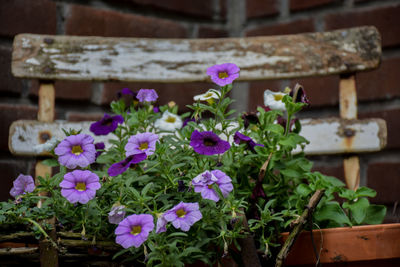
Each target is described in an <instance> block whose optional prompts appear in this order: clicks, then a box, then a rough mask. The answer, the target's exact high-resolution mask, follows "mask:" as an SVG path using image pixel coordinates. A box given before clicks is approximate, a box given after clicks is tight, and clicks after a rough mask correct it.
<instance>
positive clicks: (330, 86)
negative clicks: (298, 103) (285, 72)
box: [290, 76, 340, 108]
mask: <svg viewBox="0 0 400 267" xmlns="http://www.w3.org/2000/svg"><path fill="white" fill-rule="evenodd" d="M339 81H340V78H339V76H325V77H310V78H301V79H293V80H292V81H291V84H290V87H291V88H293V87H294V85H295V84H296V83H299V84H301V85H302V86H303V88H304V90H305V91H306V93H307V97H308V100H310V107H311V108H313V107H321V106H334V105H338V103H339Z"/></svg>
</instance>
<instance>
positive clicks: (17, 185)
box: [10, 174, 35, 198]
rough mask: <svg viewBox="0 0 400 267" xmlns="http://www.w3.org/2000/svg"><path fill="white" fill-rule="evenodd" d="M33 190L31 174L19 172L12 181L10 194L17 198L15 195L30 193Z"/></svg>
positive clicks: (33, 184) (33, 183) (33, 182)
mask: <svg viewBox="0 0 400 267" xmlns="http://www.w3.org/2000/svg"><path fill="white" fill-rule="evenodd" d="M33 190H35V181H34V180H33V178H32V176H30V175H23V174H20V175H18V177H17V179H15V180H14V182H13V187H12V188H11V190H10V195H11V196H13V197H14V198H17V196H19V195H23V194H25V193H31V192H33Z"/></svg>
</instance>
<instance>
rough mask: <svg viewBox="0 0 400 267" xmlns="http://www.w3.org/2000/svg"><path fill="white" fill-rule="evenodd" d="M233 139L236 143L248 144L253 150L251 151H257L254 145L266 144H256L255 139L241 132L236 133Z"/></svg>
mask: <svg viewBox="0 0 400 267" xmlns="http://www.w3.org/2000/svg"><path fill="white" fill-rule="evenodd" d="M233 140H234V142H235V143H236V144H247V147H248V148H249V149H250V150H251V151H253V152H254V151H255V150H254V147H255V146H264V145H262V144H256V143H255V142H254V141H253V139H251V138H250V137H248V136H247V135H244V134H241V133H239V132H236V133H235V135H234V136H233Z"/></svg>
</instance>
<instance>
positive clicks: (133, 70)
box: [9, 27, 386, 188]
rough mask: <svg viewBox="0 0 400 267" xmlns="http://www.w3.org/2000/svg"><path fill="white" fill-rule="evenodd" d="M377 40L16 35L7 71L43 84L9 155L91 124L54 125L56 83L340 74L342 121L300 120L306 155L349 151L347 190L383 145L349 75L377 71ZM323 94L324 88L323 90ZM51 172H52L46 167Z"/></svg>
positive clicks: (16, 127) (359, 31) (380, 130)
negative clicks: (227, 72) (217, 74)
mask: <svg viewBox="0 0 400 267" xmlns="http://www.w3.org/2000/svg"><path fill="white" fill-rule="evenodd" d="M380 56H381V46H380V36H379V33H378V32H377V30H376V28H374V27H360V28H352V29H344V30H337V31H332V32H322V33H305V34H297V35H282V36H268V37H246V38H221V39H149V38H104V37H77V36H50V35H34V34H20V35H18V36H16V37H15V40H14V46H13V56H12V73H13V74H14V76H16V77H20V78H33V79H40V81H41V86H40V89H39V114H38V121H17V122H15V123H13V125H12V126H11V128H10V139H9V147H10V151H11V152H12V153H13V154H17V155H37V154H38V153H37V152H36V151H35V150H34V149H33V148H34V147H35V146H36V145H38V144H40V143H44V142H45V141H46V140H47V139H49V138H50V137H53V136H55V137H58V139H62V138H63V137H62V135H63V133H62V131H61V128H67V129H69V128H83V129H84V130H83V132H88V128H89V125H90V122H82V123H69V122H59V121H57V122H53V121H54V111H55V107H54V90H55V89H54V85H53V81H54V80H57V79H63V80H86V81H135V82H136V81H152V82H165V83H168V82H194V81H209V78H208V76H207V75H206V73H205V70H206V69H207V68H208V67H209V66H211V65H214V64H221V63H226V62H232V63H235V64H236V65H238V66H239V67H240V69H241V71H240V77H239V80H241V81H250V80H265V79H280V78H299V77H307V76H321V75H332V74H341V75H345V76H342V77H343V78H342V79H341V82H340V88H339V95H340V115H341V118H336V119H334V118H332V119H326V120H304V121H303V135H304V136H305V137H306V138H307V139H309V141H310V142H311V144H310V145H309V146H308V147H307V148H306V153H309V154H317V155H318V154H332V153H352V156H350V157H349V158H346V159H345V161H344V167H345V178H346V181H347V183H348V186H349V187H350V188H356V187H357V186H358V183H359V162H358V157H357V156H353V154H354V153H358V152H369V151H378V150H380V149H382V148H383V147H384V146H385V144H386V124H385V122H384V121H383V120H381V119H368V120H357V96H356V86H355V79H354V76H353V75H354V73H355V72H358V71H364V70H370V69H374V68H377V67H378V65H379V62H380ZM321 90H323V89H321ZM45 171H47V172H48V171H49V170H45Z"/></svg>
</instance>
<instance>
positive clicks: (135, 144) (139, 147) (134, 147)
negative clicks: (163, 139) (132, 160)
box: [125, 132, 158, 157]
mask: <svg viewBox="0 0 400 267" xmlns="http://www.w3.org/2000/svg"><path fill="white" fill-rule="evenodd" d="M157 141H158V135H157V134H154V133H149V132H146V133H138V134H135V135H133V136H131V137H129V139H128V143H127V144H126V145H125V151H126V156H127V157H128V156H131V155H135V154H141V153H146V155H147V156H150V155H152V154H154V151H155V150H156V143H157Z"/></svg>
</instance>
